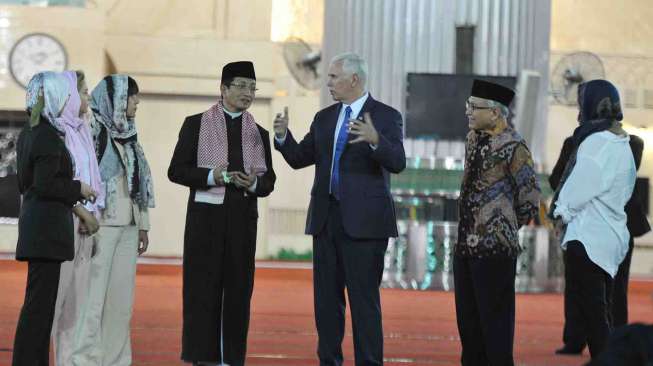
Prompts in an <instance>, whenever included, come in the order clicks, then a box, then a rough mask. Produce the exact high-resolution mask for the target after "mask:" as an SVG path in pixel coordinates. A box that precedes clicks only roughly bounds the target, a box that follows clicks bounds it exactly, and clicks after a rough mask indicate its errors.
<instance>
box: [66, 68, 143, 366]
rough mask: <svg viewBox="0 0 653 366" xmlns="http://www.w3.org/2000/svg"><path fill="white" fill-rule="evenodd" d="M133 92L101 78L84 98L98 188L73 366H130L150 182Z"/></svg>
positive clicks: (120, 78)
mask: <svg viewBox="0 0 653 366" xmlns="http://www.w3.org/2000/svg"><path fill="white" fill-rule="evenodd" d="M137 104H138V86H137V84H136V81H134V79H132V78H130V77H128V76H127V75H110V76H107V77H105V78H104V79H103V80H102V81H101V82H100V83H99V84H98V86H96V87H95V89H93V92H92V93H91V101H90V107H91V111H92V116H93V118H92V119H91V129H92V132H93V138H94V140H95V149H96V153H97V157H98V161H99V166H100V175H101V177H102V182H103V184H104V187H105V194H106V197H105V208H104V210H102V215H101V218H100V231H99V233H98V235H97V237H98V239H97V243H96V250H97V253H96V254H95V256H94V257H93V258H92V260H91V283H90V290H89V300H88V301H87V302H86V306H85V308H84V310H83V311H82V315H81V316H82V318H83V319H82V325H81V331H80V335H79V337H80V342H81V343H82V346H81V349H80V351H81V352H80V353H79V354H76V355H74V356H73V361H74V363H75V364H79V365H84V366H94V365H102V366H123V365H130V364H131V361H132V355H131V339H130V328H129V322H130V320H131V315H132V305H133V302H134V279H135V275H136V259H137V256H138V255H139V254H142V253H144V252H145V251H146V250H147V246H148V235H147V232H148V230H149V229H150V225H149V216H148V209H149V208H152V207H154V190H153V187H152V175H151V172H150V167H149V164H148V162H147V159H146V158H145V154H144V152H143V149H142V147H141V145H140V143H139V142H138V138H137V134H136V124H135V121H134V117H135V115H136V106H137Z"/></svg>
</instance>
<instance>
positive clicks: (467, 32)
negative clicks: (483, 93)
mask: <svg viewBox="0 0 653 366" xmlns="http://www.w3.org/2000/svg"><path fill="white" fill-rule="evenodd" d="M473 73H474V27H472V26H461V27H456V74H473Z"/></svg>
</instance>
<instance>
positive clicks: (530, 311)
mask: <svg viewBox="0 0 653 366" xmlns="http://www.w3.org/2000/svg"><path fill="white" fill-rule="evenodd" d="M25 269H26V265H25V264H22V263H17V262H14V261H6V260H0V278H2V281H1V282H0V294H1V295H0V309H1V310H0V365H9V364H10V363H11V362H10V361H11V352H12V351H11V350H12V347H13V335H14V331H15V326H16V319H17V317H18V312H19V310H20V306H21V305H22V300H23V291H24V286H25ZM136 282H137V288H136V304H135V310H134V318H133V321H132V340H133V352H134V365H183V363H181V362H180V361H179V353H180V338H181V267H178V266H166V265H140V266H139V270H138V277H137V280H136ZM632 284H633V285H632V286H631V294H630V312H631V321H644V322H649V323H650V322H653V300H652V299H651V292H653V282H650V281H634V282H633V283H632ZM382 298H383V313H384V328H385V337H386V339H385V356H386V365H396V366H399V365H411V366H412V365H415V366H416V365H424V366H426V365H442V366H444V365H459V364H460V363H459V361H458V359H459V352H460V343H459V340H458V332H457V330H456V320H455V319H456V317H455V310H454V299H453V294H452V293H448V292H413V291H401V290H383V293H382ZM312 304H313V296H312V284H311V274H310V271H309V270H298V269H258V270H257V272H256V288H255V290H254V301H253V309H252V321H251V325H250V337H249V346H248V347H249V348H248V349H249V352H248V362H247V364H248V365H286V366H291V365H316V364H317V360H316V356H315V347H316V346H315V344H316V334H315V329H314V323H313V310H312V307H313V305H312ZM562 319H563V317H562V296H561V295H557V294H544V295H539V294H536V295H518V297H517V327H516V338H515V361H516V363H517V364H518V365H528V366H535V365H541V366H552V365H582V364H583V363H584V362H586V361H587V359H588V358H587V357H588V356H587V355H585V356H584V357H582V358H581V357H568V356H567V357H563V356H555V355H553V350H554V349H555V348H557V347H559V346H560V345H561V341H560V338H561V329H562ZM348 329H350V328H349V325H348ZM344 351H345V358H346V359H347V362H346V364H347V365H353V349H352V337H351V331H350V330H349V331H348V332H347V336H346V337H345V342H344ZM586 353H587V352H586Z"/></svg>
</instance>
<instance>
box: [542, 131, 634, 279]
mask: <svg viewBox="0 0 653 366" xmlns="http://www.w3.org/2000/svg"><path fill="white" fill-rule="evenodd" d="M629 140H630V137H629V136H618V135H615V134H613V133H612V132H609V131H602V132H598V133H594V134H592V135H590V136H589V137H587V138H586V139H585V140H584V141H583V142H582V143H581V144H580V147H579V148H578V153H577V157H576V165H575V166H574V169H573V170H572V172H571V174H570V175H569V177H568V178H567V181H566V182H565V183H564V186H563V187H562V189H561V190H560V194H559V196H558V201H557V203H556V209H555V212H554V216H556V217H561V218H562V220H563V221H564V222H565V223H567V224H568V225H567V231H566V232H565V236H564V239H563V240H562V248H563V249H566V248H567V243H568V242H570V241H572V240H578V241H580V242H581V243H583V245H584V246H585V251H586V252H587V255H588V257H589V258H590V259H591V260H592V262H594V263H595V264H596V265H598V266H599V267H601V268H602V269H603V270H605V271H606V272H607V273H608V274H609V275H610V276H612V277H613V278H614V276H615V275H616V274H617V270H618V268H619V264H621V262H622V261H623V259H624V257H625V256H626V252H627V251H628V241H629V239H630V234H629V233H628V228H627V227H626V213H625V211H624V206H625V205H626V202H628V200H629V199H630V196H631V195H632V192H633V188H634V186H635V178H636V174H637V173H636V170H635V160H634V158H633V154H632V151H631V150H630V145H629V144H628V141H629Z"/></svg>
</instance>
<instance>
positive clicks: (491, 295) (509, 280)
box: [453, 256, 517, 366]
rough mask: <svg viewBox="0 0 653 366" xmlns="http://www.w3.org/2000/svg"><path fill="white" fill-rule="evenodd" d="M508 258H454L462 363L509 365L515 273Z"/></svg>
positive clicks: (513, 334) (511, 259) (479, 365)
mask: <svg viewBox="0 0 653 366" xmlns="http://www.w3.org/2000/svg"><path fill="white" fill-rule="evenodd" d="M516 267H517V260H516V259H515V258H510V257H488V258H463V257H458V256H455V257H454V262H453V272H454V286H455V297H456V320H457V322H458V332H459V334H460V342H461V343H462V356H461V363H462V365H463V366H487V365H490V366H513V365H514V360H513V341H514V338H515V274H516Z"/></svg>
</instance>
